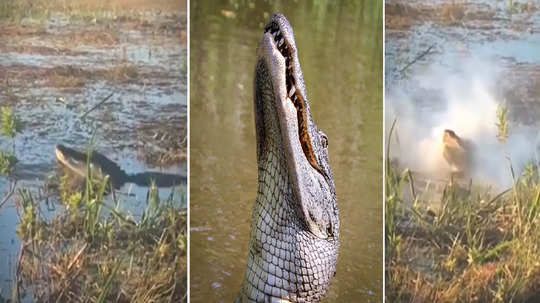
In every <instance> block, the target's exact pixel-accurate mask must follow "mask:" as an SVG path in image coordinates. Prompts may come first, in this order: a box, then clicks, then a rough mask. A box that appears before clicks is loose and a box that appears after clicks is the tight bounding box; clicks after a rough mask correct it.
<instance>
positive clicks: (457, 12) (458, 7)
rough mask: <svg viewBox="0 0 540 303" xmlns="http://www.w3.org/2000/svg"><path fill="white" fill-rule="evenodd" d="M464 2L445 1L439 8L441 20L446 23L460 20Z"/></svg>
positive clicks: (463, 14) (463, 13)
mask: <svg viewBox="0 0 540 303" xmlns="http://www.w3.org/2000/svg"><path fill="white" fill-rule="evenodd" d="M465 9H466V8H465V5H464V3H455V2H453V3H446V4H443V6H442V9H441V21H443V22H446V23H454V22H458V21H461V20H462V19H463V17H464V16H465Z"/></svg>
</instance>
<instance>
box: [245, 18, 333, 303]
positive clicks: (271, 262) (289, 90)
mask: <svg viewBox="0 0 540 303" xmlns="http://www.w3.org/2000/svg"><path fill="white" fill-rule="evenodd" d="M254 84H255V98H254V103H255V104H254V105H255V128H256V137H257V162H258V191H257V198H256V200H255V205H254V209H253V215H252V223H251V238H250V244H249V254H248V258H247V268H246V274H245V277H244V282H243V284H242V288H241V290H240V292H239V294H238V296H237V298H236V302H318V301H320V300H321V299H322V298H323V297H324V295H325V293H326V291H327V290H328V287H329V286H330V281H331V279H332V277H333V276H334V275H335V272H336V263H337V258H338V249H339V213H338V206H337V199H336V193H335V185H334V178H333V176H332V171H331V170H330V165H329V161H328V150H327V148H328V138H327V137H326V135H325V134H324V133H323V132H322V131H320V130H319V129H318V128H317V126H316V125H315V123H314V121H313V120H312V118H311V113H310V108H309V102H308V99H307V95H306V88H305V86H304V79H303V76H302V71H301V69H300V63H299V61H298V56H297V50H296V45H295V41H294V34H293V30H292V27H291V25H290V24H289V22H288V21H287V19H286V18H285V17H284V16H283V15H280V14H275V15H273V16H272V18H271V20H270V23H269V24H268V25H267V26H266V28H265V32H264V35H263V38H262V41H261V42H260V45H259V48H258V50H257V63H256V67H255V83H254Z"/></svg>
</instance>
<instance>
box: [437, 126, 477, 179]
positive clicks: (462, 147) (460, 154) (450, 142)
mask: <svg viewBox="0 0 540 303" xmlns="http://www.w3.org/2000/svg"><path fill="white" fill-rule="evenodd" d="M442 143H443V157H444V159H445V160H446V162H447V163H448V165H450V168H451V170H452V175H457V176H467V175H468V174H469V170H470V166H471V164H472V163H471V161H472V159H471V152H472V143H470V142H469V141H467V140H464V139H462V138H460V137H459V136H458V135H456V133H455V132H454V131H453V130H451V129H445V130H444V132H443V139H442Z"/></svg>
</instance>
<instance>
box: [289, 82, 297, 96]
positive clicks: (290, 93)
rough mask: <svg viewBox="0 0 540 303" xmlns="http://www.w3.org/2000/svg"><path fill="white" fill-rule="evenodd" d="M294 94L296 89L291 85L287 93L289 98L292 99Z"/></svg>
mask: <svg viewBox="0 0 540 303" xmlns="http://www.w3.org/2000/svg"><path fill="white" fill-rule="evenodd" d="M294 92H296V87H295V86H294V85H293V86H291V90H290V91H289V98H292V96H293V95H294Z"/></svg>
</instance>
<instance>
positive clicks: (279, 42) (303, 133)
mask: <svg viewBox="0 0 540 303" xmlns="http://www.w3.org/2000/svg"><path fill="white" fill-rule="evenodd" d="M265 33H270V34H271V35H272V36H273V41H274V45H275V47H276V48H277V49H278V50H279V52H280V53H281V55H282V56H283V58H284V59H285V83H286V87H287V98H288V99H289V100H291V102H292V103H293V104H294V107H295V108H296V115H297V121H298V137H299V139H300V145H301V146H302V150H303V151H304V155H305V156H306V159H307V160H308V162H309V163H310V164H311V166H312V167H313V168H315V169H316V170H317V171H318V172H320V173H321V174H323V175H325V174H324V172H323V170H322V169H321V168H320V166H319V164H318V163H317V158H316V157H315V152H314V150H313V146H312V144H311V138H310V135H309V131H308V117H307V112H308V110H307V108H306V101H305V99H306V98H305V97H304V95H303V94H302V92H301V91H300V90H299V89H297V86H296V83H297V81H296V77H295V74H294V73H295V70H294V69H295V66H296V65H295V64H293V62H294V60H297V59H296V58H295V56H294V54H293V49H294V47H293V46H292V45H291V43H290V41H288V39H286V38H285V37H284V35H283V33H282V31H281V30H280V26H279V25H278V24H277V23H276V22H275V21H274V22H270V23H269V24H268V25H267V26H266V28H265ZM294 63H296V62H294ZM298 66H299V65H298Z"/></svg>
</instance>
